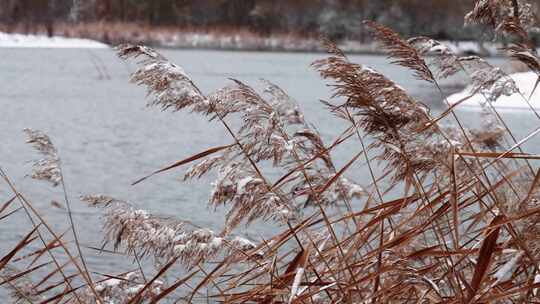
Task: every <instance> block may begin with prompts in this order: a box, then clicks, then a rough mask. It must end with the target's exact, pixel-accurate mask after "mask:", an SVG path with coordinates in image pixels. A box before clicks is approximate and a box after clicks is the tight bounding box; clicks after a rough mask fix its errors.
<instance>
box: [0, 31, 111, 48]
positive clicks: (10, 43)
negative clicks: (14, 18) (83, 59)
mask: <svg viewBox="0 0 540 304" xmlns="http://www.w3.org/2000/svg"><path fill="white" fill-rule="evenodd" d="M0 47H4V48H91V49H103V48H108V47H109V46H108V45H106V44H104V43H101V42H98V41H94V40H90V39H81V38H65V37H59V36H53V37H47V36H45V35H23V34H8V33H3V32H0Z"/></svg>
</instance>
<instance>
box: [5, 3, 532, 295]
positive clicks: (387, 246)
mask: <svg viewBox="0 0 540 304" xmlns="http://www.w3.org/2000/svg"><path fill="white" fill-rule="evenodd" d="M527 8H528V6H527V5H526V3H525V2H524V1H487V0H480V1H476V6H475V8H474V10H473V12H471V13H470V14H469V15H468V16H467V21H468V22H476V23H485V24H487V25H488V26H491V28H492V29H493V30H494V31H496V32H497V33H498V34H501V35H505V36H507V37H508V38H510V39H513V40H514V41H516V44H515V45H512V46H510V47H508V51H509V56H511V57H512V58H514V59H517V60H520V61H522V62H523V63H524V64H525V65H526V66H527V67H529V68H530V69H532V70H533V71H535V72H536V73H538V74H539V75H540V64H539V57H538V54H536V52H535V50H534V49H533V48H532V47H531V43H530V41H528V36H527V32H528V30H529V26H530V25H531V21H530V20H529V18H530V16H528V15H527V12H528V11H527ZM368 26H369V27H370V28H371V29H372V30H373V31H374V37H375V38H376V39H377V40H378V41H380V43H381V47H382V48H384V49H386V50H388V55H389V56H390V57H391V58H392V61H393V62H394V63H396V64H399V65H402V66H405V67H407V68H409V69H410V70H411V72H412V73H414V75H416V76H417V77H418V78H419V79H422V80H425V81H426V82H427V83H428V84H430V85H433V86H435V87H436V88H437V89H438V90H440V93H441V98H442V99H443V100H444V92H442V90H441V89H440V87H439V85H438V82H439V81H440V79H443V78H446V77H448V76H450V75H453V74H456V73H463V74H464V75H467V76H468V77H470V80H471V83H472V84H473V85H474V88H475V89H474V91H475V92H477V93H479V94H484V95H485V96H486V98H487V99H488V100H489V101H490V102H488V103H487V104H486V105H485V106H484V114H483V115H484V116H483V118H484V126H483V127H482V128H481V129H468V128H466V127H465V126H464V125H463V123H462V122H461V121H460V120H459V119H458V118H457V116H456V115H455V114H454V112H453V111H454V109H455V107H458V106H459V103H458V104H457V105H452V106H450V105H449V107H448V109H447V110H446V111H444V112H443V113H442V114H441V115H440V116H438V117H433V116H432V115H431V114H430V111H429V108H427V107H426V106H425V105H424V104H422V103H421V102H419V101H417V100H415V99H414V98H412V97H411V96H409V95H408V93H407V92H406V91H405V90H403V89H402V88H400V87H399V86H397V85H396V84H395V83H394V82H392V81H391V80H390V79H388V78H387V77H385V76H384V75H382V74H380V73H379V72H377V71H375V70H373V69H371V68H368V67H367V66H364V65H360V64H356V63H353V62H351V61H349V59H348V58H347V56H346V55H345V54H344V53H343V52H342V51H340V50H339V49H338V48H337V47H336V46H335V45H334V44H332V43H331V42H326V43H325V45H326V47H327V49H328V51H329V53H330V54H329V56H328V57H327V58H324V59H321V60H318V61H316V62H315V63H314V64H313V66H314V67H315V68H316V69H317V70H318V71H319V72H320V74H321V77H323V78H325V79H326V80H327V81H328V82H329V84H330V85H331V86H332V88H333V92H334V100H333V102H324V104H325V106H326V107H327V108H328V109H329V113H330V114H331V115H336V116H337V117H339V118H341V119H342V120H343V121H345V122H346V123H347V125H348V126H347V128H346V129H345V130H344V131H343V132H342V134H341V135H340V136H339V137H338V138H336V139H335V140H334V141H332V142H330V143H326V142H324V141H323V140H322V138H321V136H320V135H319V133H318V132H317V131H316V129H315V128H314V127H312V125H311V124H310V123H308V122H307V121H306V120H305V118H304V116H303V115H302V112H301V110H300V108H299V106H298V105H297V104H296V102H295V101H294V100H293V99H292V98H291V97H289V96H288V95H287V94H286V93H285V92H283V91H282V90H281V89H280V88H278V87H277V86H275V85H274V84H272V83H268V82H266V83H265V85H266V87H267V89H266V90H264V92H257V91H256V90H254V89H253V88H251V87H250V86H248V85H246V84H244V83H242V82H240V81H238V80H232V82H231V84H230V85H229V86H227V87H225V88H222V89H219V90H217V91H215V92H213V93H209V94H206V93H204V92H202V91H201V90H200V89H199V88H198V87H197V85H196V84H195V83H194V82H193V81H192V80H191V78H190V77H189V75H187V74H186V73H185V72H184V71H183V70H182V69H181V68H180V67H178V66H176V65H175V64H173V63H170V62H169V61H168V60H167V59H166V58H164V57H163V56H162V55H160V54H159V53H157V52H156V51H154V50H152V49H150V48H148V47H143V46H132V45H126V46H122V47H120V48H119V49H118V53H119V56H120V57H121V58H123V59H126V60H134V61H135V62H136V63H137V64H138V66H139V69H138V70H137V71H136V72H135V73H134V74H133V76H132V81H133V82H134V83H136V84H138V85H142V86H145V87H147V89H148V93H149V98H150V102H149V104H150V105H152V106H157V107H160V108H161V109H163V110H164V111H183V110H189V111H192V112H196V113H198V114H200V115H203V116H205V117H207V118H208V119H210V120H217V121H219V122H220V123H221V125H222V126H223V128H225V129H226V131H227V132H228V134H229V135H230V144H229V145H225V146H220V147H213V148H210V149H208V150H206V151H203V152H201V153H198V154H196V155H193V156H190V157H187V158H185V159H183V160H180V161H178V162H176V163H174V164H170V165H166V166H164V167H163V168H162V169H159V170H156V171H155V172H154V173H152V174H151V175H148V176H146V177H144V178H141V179H139V180H138V181H137V182H135V183H140V182H144V180H145V179H147V178H151V177H152V176H153V175H155V174H159V173H161V172H164V171H168V170H176V169H179V168H180V167H182V166H185V165H188V164H192V167H191V168H188V169H187V171H186V173H185V179H193V178H198V177H201V176H203V175H208V174H215V175H217V178H216V180H215V182H214V183H213V184H212V189H211V193H210V199H209V202H208V203H209V205H210V206H213V207H215V206H225V207H226V208H227V210H228V212H227V216H226V218H225V221H224V223H223V228H222V231H219V232H215V231H211V230H209V229H206V228H204V227H199V226H197V225H196V224H194V223H190V222H188V221H186V220H189V219H182V220H181V219H173V218H162V217H158V216H155V215H152V214H149V213H148V212H146V211H144V210H138V209H136V208H134V207H133V206H132V205H130V204H129V203H127V202H124V201H121V200H118V199H115V198H112V197H107V196H103V195H89V196H85V197H83V198H82V201H85V202H87V203H88V204H89V205H91V206H95V207H98V208H102V209H103V210H104V243H105V244H104V247H103V248H107V247H106V246H105V245H107V244H112V248H113V249H112V250H114V251H115V252H117V253H121V254H125V255H127V256H131V257H133V258H134V259H135V260H136V262H137V265H138V266H137V267H138V268H137V270H135V271H133V272H129V273H109V274H97V273H91V272H89V271H88V270H87V268H86V266H85V265H84V259H83V257H82V256H81V251H80V248H78V243H77V238H76V230H75V229H74V228H75V227H74V224H73V223H72V227H71V228H72V229H71V233H64V234H59V233H56V232H54V231H53V230H52V228H51V227H50V225H48V224H47V222H46V221H45V220H44V219H43V218H42V217H41V215H40V214H39V211H38V210H36V209H35V208H34V207H33V205H32V203H31V202H29V201H28V200H26V199H25V197H24V195H23V194H21V193H19V192H18V191H17V189H16V188H15V186H14V185H13V184H12V183H11V180H10V179H9V177H8V176H7V175H5V173H4V172H3V171H0V173H1V175H2V178H3V179H4V181H5V182H6V185H7V186H8V187H9V188H10V189H11V191H12V192H13V198H12V199H10V200H9V201H7V202H5V203H4V204H3V205H1V206H2V207H1V208H0V219H2V218H5V217H8V216H14V214H15V213H14V211H13V210H15V211H17V210H22V211H24V212H25V214H26V215H27V216H28V217H29V218H30V219H31V220H32V223H33V227H28V229H27V230H28V233H27V235H26V236H25V237H24V238H22V239H21V240H20V243H19V244H18V245H17V246H16V247H14V248H13V250H12V251H11V252H9V253H6V254H5V255H4V256H3V257H2V259H1V260H0V269H1V270H2V271H3V272H2V278H3V281H2V283H0V284H2V285H3V286H6V287H9V288H10V289H11V290H12V291H13V293H12V295H13V297H14V300H15V299H16V300H18V301H21V302H30V303H146V302H148V303H155V302H158V301H162V300H166V299H167V300H171V301H172V300H176V301H184V302H193V301H199V300H200V299H201V298H204V300H200V301H220V302H226V303H245V302H257V303H259V302H260V303H329V302H332V303H368V302H370V303H442V302H444V303H463V302H465V303H533V302H535V301H537V299H538V296H539V295H538V288H539V287H540V274H539V273H538V271H539V268H538V267H539V263H538V259H540V204H539V193H538V188H539V182H540V170H539V169H538V168H537V166H534V165H533V163H531V161H532V160H537V159H539V158H540V156H539V155H533V154H529V153H527V151H524V149H523V148H522V146H523V144H524V143H525V142H527V141H528V140H530V139H531V138H532V137H534V136H536V135H537V133H539V132H540V131H539V130H540V129H536V131H534V132H533V133H531V134H530V135H529V136H527V137H525V138H516V137H515V136H514V134H513V133H512V132H511V130H510V129H508V127H507V125H506V124H505V122H504V121H503V120H502V119H501V116H500V115H499V114H498V113H497V111H496V110H495V108H494V107H493V106H492V105H491V102H494V101H495V100H496V99H497V98H498V97H499V96H501V95H510V94H512V93H514V92H516V90H517V88H516V87H515V84H514V83H513V82H512V81H511V79H510V78H509V77H508V75H506V74H505V73H503V72H502V71H501V70H500V69H498V68H495V67H493V66H491V65H490V64H489V63H487V62H486V61H484V60H483V59H481V58H479V57H459V56H457V55H455V54H452V53H451V52H450V51H449V50H448V49H447V48H445V47H443V46H442V45H441V44H440V43H438V42H437V41H434V40H432V39H429V38H426V37H416V38H413V39H409V40H405V39H403V38H401V37H399V35H397V34H396V33H394V32H393V31H392V30H391V29H389V28H386V27H384V26H382V25H378V24H376V23H373V22H369V23H368ZM522 97H523V98H524V99H526V98H527V96H522ZM531 111H534V109H533V108H532V107H531ZM537 117H538V119H539V120H540V116H539V115H538V114H537ZM231 121H234V122H235V123H234V124H230V122H231ZM442 121H451V123H450V124H446V125H445V124H442ZM534 123H537V122H535V121H531V124H534ZM231 125H235V126H238V128H233V127H232V126H231ZM28 133H29V135H30V138H31V142H32V143H34V145H35V146H36V148H37V149H38V150H39V151H40V152H41V153H42V154H43V155H44V157H45V159H46V160H48V162H46V163H43V162H38V163H37V166H36V167H35V169H36V172H35V174H34V176H35V177H37V178H39V179H46V180H50V181H51V182H53V184H55V185H56V184H61V182H62V177H61V176H62V175H61V167H60V165H59V162H60V160H59V157H58V154H61V151H60V153H58V152H57V151H56V149H54V146H52V143H51V141H50V140H49V139H48V137H46V135H44V134H41V133H39V132H33V131H28ZM344 142H354V143H356V145H355V147H357V150H353V151H351V152H352V153H351V155H350V159H348V160H347V161H346V162H344V163H345V165H344V166H342V167H338V166H336V165H335V163H334V160H333V149H334V148H335V147H337V146H339V145H340V144H342V143H344ZM368 142H369V143H370V144H369V145H368V144H367V143H368ZM368 152H369V153H368ZM359 162H362V163H364V164H366V167H365V168H366V169H367V170H366V174H367V175H369V176H370V177H371V183H369V185H365V186H364V187H361V186H360V185H357V184H356V183H354V182H353V181H351V180H350V179H349V178H347V177H346V175H347V171H348V170H350V168H351V167H352V165H353V164H354V163H359ZM377 164H382V165H383V168H384V170H383V172H382V173H379V174H376V172H375V170H374V167H375V166H376V165H377ZM44 165H45V166H44ZM53 165H54V166H53ZM51 166H53V167H51ZM269 166H271V167H274V168H277V169H279V170H280V172H283V175H282V176H281V177H280V178H278V179H276V180H271V179H269V178H268V177H267V176H266V175H265V174H264V172H265V169H266V168H268V167H269ZM395 193H399V195H397V196H396V195H395ZM392 196H393V197H392ZM390 197H392V198H391V199H389V198H390ZM68 203H69V202H67V200H66V204H67V205H68V207H69V204H68ZM353 206H354V207H353ZM358 206H361V208H359V207H358ZM22 211H21V212H22ZM19 213H20V212H19ZM68 214H71V213H70V212H69V210H68ZM261 219H262V220H266V221H269V222H272V223H274V224H275V225H276V226H278V227H280V228H281V229H282V232H280V233H278V234H276V235H275V236H274V237H272V238H270V239H268V240H259V241H258V242H257V243H255V242H253V241H250V240H247V239H244V238H241V237H239V236H238V235H236V231H237V228H238V226H239V225H242V224H245V225H251V224H252V223H253V222H255V221H256V220H261ZM70 235H71V237H73V239H74V240H75V242H74V243H73V242H71V241H70V240H71V239H70ZM34 242H36V243H37V242H40V245H39V246H38V247H39V248H41V249H38V250H34V251H30V249H29V248H30V246H29V244H32V243H34ZM34 248H35V247H34ZM75 248H77V249H75ZM103 250H105V249H103ZM29 251H30V252H29ZM105 251H106V250H105ZM66 257H67V258H66ZM59 258H61V261H62V262H60V261H59ZM21 262H24V265H25V267H24V268H23V269H19V270H17V269H16V268H15V267H16V266H17V265H21ZM152 262H155V265H158V266H157V269H156V272H155V273H154V274H153V276H151V277H149V276H147V274H145V273H144V271H143V268H141V267H140V265H141V264H145V263H152ZM176 265H182V266H183V267H184V268H185V274H184V275H183V276H181V277H177V278H176V279H173V280H172V281H168V280H166V279H167V278H170V273H171V272H172V269H173V268H174V267H175V266H176ZM43 269H48V270H47V271H46V272H45V274H43V273H44V272H43ZM205 291H206V293H204V292H205Z"/></svg>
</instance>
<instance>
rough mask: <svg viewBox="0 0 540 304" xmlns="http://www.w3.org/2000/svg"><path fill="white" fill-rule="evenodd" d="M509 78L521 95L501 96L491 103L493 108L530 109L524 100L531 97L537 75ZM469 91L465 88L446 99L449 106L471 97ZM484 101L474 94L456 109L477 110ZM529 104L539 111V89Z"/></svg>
mask: <svg viewBox="0 0 540 304" xmlns="http://www.w3.org/2000/svg"><path fill="white" fill-rule="evenodd" d="M510 77H511V78H512V79H513V80H514V82H515V83H516V86H517V88H518V89H519V91H520V93H521V94H520V93H514V94H512V95H510V96H504V95H502V96H501V97H499V98H498V99H497V101H495V102H494V103H493V106H494V107H495V108H497V109H507V110H530V107H529V105H528V104H527V102H526V100H525V99H527V98H529V96H531V93H532V91H533V89H534V86H535V84H536V81H537V80H538V75H537V74H536V73H533V72H525V73H516V74H512V75H510ZM471 90H472V89H471V88H470V87H467V88H465V89H464V90H463V91H461V92H459V93H456V94H453V95H450V96H449V97H448V102H449V103H450V104H454V103H456V102H458V101H460V100H462V99H464V98H466V97H467V96H469V95H471ZM486 101H487V100H486V98H485V97H484V96H483V95H481V94H476V95H473V96H472V97H471V98H469V99H467V100H465V101H463V102H462V103H461V104H460V105H458V108H461V109H469V110H474V109H479V108H480V107H481V104H484V103H486ZM530 104H531V105H532V106H533V108H535V109H539V110H540V87H539V88H537V89H536V90H535V92H534V94H533V96H532V97H531V100H530Z"/></svg>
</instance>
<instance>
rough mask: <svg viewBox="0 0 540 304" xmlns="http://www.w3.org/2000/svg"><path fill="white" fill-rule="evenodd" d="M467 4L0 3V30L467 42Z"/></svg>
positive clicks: (339, 0)
mask: <svg viewBox="0 0 540 304" xmlns="http://www.w3.org/2000/svg"><path fill="white" fill-rule="evenodd" d="M533 2H534V1H533ZM472 5H473V3H472V1H471V0H429V1H428V0H371V1H370V0H295V1H290V0H2V5H1V6H0V23H2V24H3V25H4V26H5V27H6V28H8V30H9V28H10V26H15V25H17V26H19V28H20V26H21V25H22V26H23V28H24V29H25V31H27V32H32V31H33V30H34V29H35V28H36V27H38V26H39V27H40V28H43V27H44V26H45V27H46V28H47V32H48V33H49V34H52V33H53V32H54V24H55V23H68V22H130V23H133V22H135V23H138V24H141V25H151V26H173V27H179V28H198V29H219V28H227V29H247V30H250V31H254V32H258V33H260V34H272V33H278V32H279V33H287V32H294V33H299V34H304V35H317V34H318V33H321V32H322V33H324V34H326V35H328V36H330V37H331V38H333V39H336V40H339V39H342V38H350V39H359V40H364V39H366V33H365V30H364V29H363V27H362V26H361V23H360V22H361V20H363V19H371V20H376V21H379V22H381V23H384V24H386V25H388V26H390V27H392V28H394V29H395V30H397V31H398V32H400V33H401V34H404V35H406V36H411V35H418V34H422V35H428V36H431V37H434V38H437V39H471V38H473V37H477V36H478V35H477V34H479V31H482V29H478V28H466V29H463V27H462V24H463V15H464V13H465V12H467V11H468V10H470V9H471V7H472ZM539 6H540V5H539V4H538V3H537V4H536V10H537V11H538V10H539Z"/></svg>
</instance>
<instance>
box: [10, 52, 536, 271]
mask: <svg viewBox="0 0 540 304" xmlns="http://www.w3.org/2000/svg"><path fill="white" fill-rule="evenodd" d="M163 53H164V54H165V55H166V56H167V57H168V58H169V59H171V60H172V61H174V62H176V63H178V64H179V65H181V66H183V67H184V68H185V70H186V72H187V73H188V74H190V75H191V76H192V77H193V79H194V81H195V82H196V83H197V84H198V85H199V86H200V87H201V88H202V89H203V90H204V91H206V92H210V91H212V90H214V89H217V88H219V87H221V86H223V85H225V84H227V83H228V81H229V80H228V78H237V79H239V80H242V81H244V82H247V83H249V84H254V85H255V86H256V87H258V88H260V87H261V86H260V85H258V80H259V79H260V78H265V79H268V80H271V81H272V82H275V83H276V84H278V85H279V86H281V87H282V88H283V89H284V90H285V91H286V92H288V93H289V94H290V95H291V96H292V97H294V98H295V99H296V100H297V101H298V102H299V104H300V106H301V108H302V109H303V110H304V111H305V116H306V118H307V120H309V121H310V122H312V123H313V124H314V125H315V126H316V127H317V129H318V130H319V131H320V132H321V133H322V135H323V137H324V139H326V140H327V141H330V140H332V139H333V138H334V137H335V136H337V135H338V134H339V133H340V132H341V131H343V130H344V129H345V128H346V127H347V124H346V123H345V122H342V121H339V120H338V119H336V118H332V117H331V115H330V114H329V113H328V111H327V110H326V109H325V108H324V107H323V106H322V105H321V104H320V103H319V100H320V99H329V98H330V89H329V88H328V87H327V86H326V85H325V82H324V81H322V80H321V79H320V78H319V77H318V74H317V73H316V72H315V71H314V70H313V69H312V68H311V67H310V63H311V62H312V61H313V60H315V59H317V58H321V57H322V56H323V54H301V53H295V54H288V53H244V52H220V51H197V50H189V51H180V50H164V51H163ZM351 60H352V61H355V62H358V63H365V64H369V65H371V66H373V67H375V68H376V69H378V70H379V71H381V72H383V73H384V74H386V75H388V76H389V77H391V78H392V79H393V80H395V81H396V82H397V83H398V84H400V85H401V86H403V87H404V88H406V89H407V90H409V92H410V93H411V94H412V95H413V96H415V97H417V98H418V99H420V100H422V101H424V102H425V103H426V104H428V105H430V106H431V107H432V108H433V112H434V113H437V112H440V111H441V109H442V102H441V101H440V100H441V98H440V93H439V92H438V91H436V90H434V89H433V87H432V86H430V85H429V84H427V83H423V82H420V81H417V80H414V79H413V78H412V77H410V76H409V74H410V73H409V72H408V71H406V70H405V69H403V68H400V67H396V66H392V65H389V64H387V62H388V61H387V60H386V59H385V58H384V57H376V56H351ZM134 68H135V67H134V65H130V64H125V63H123V62H122V61H120V60H119V59H118V58H117V57H116V56H115V54H114V52H113V51H112V50H92V51H89V50H82V49H65V50H62V49H0V84H1V85H0V113H1V117H0V165H1V166H2V168H3V169H4V170H5V171H6V172H7V173H8V174H9V175H10V177H11V178H12V179H13V182H14V184H15V185H16V187H17V188H18V190H19V191H20V192H22V193H24V194H25V195H26V197H27V198H28V199H29V200H30V201H31V202H32V203H33V204H34V206H35V207H36V208H37V209H38V210H40V212H41V213H42V214H43V216H44V217H45V219H47V220H48V221H49V222H50V223H52V224H53V226H54V227H55V228H56V229H58V231H63V230H65V229H66V228H67V227H68V225H67V217H66V213H65V211H64V210H61V209H58V208H55V207H52V206H51V201H52V200H55V201H59V202H62V195H63V194H62V192H61V189H60V188H59V187H57V188H52V187H51V186H50V185H49V184H46V183H43V182H36V181H33V180H32V179H30V178H29V177H26V176H27V174H29V172H30V171H31V164H30V162H29V161H30V160H32V159H35V158H36V157H37V155H36V154H35V153H34V151H33V150H32V149H31V148H30V147H29V146H28V145H26V144H25V143H24V142H25V137H24V134H23V133H22V129H23V128H26V127H30V128H35V129H40V130H43V131H45V132H47V133H48V134H49V135H50V137H51V138H52V139H53V141H54V143H55V144H56V146H57V148H58V150H59V153H60V156H61V158H62V162H63V168H64V175H65V180H66V186H67V190H68V194H69V198H70V200H71V202H72V205H73V209H74V210H75V211H74V217H75V222H76V224H77V228H78V230H79V231H80V236H81V242H82V243H83V244H84V245H87V246H98V247H99V245H100V244H101V238H102V237H101V234H100V219H99V210H95V209H92V208H89V207H86V206H85V205H84V204H82V203H81V202H80V201H79V199H78V198H79V196H80V195H82V194H94V193H104V194H108V195H112V196H115V197H118V198H121V199H124V200H128V201H130V202H133V203H135V204H137V205H139V206H141V208H145V209H148V210H150V211H152V212H155V213H159V214H163V215H170V216H176V217H179V218H182V219H188V220H191V221H193V222H195V223H196V224H198V225H201V226H209V227H212V228H214V229H219V227H220V225H221V223H222V222H223V210H217V213H213V212H212V211H213V210H209V208H208V207H207V198H208V193H209V190H210V185H209V182H210V180H207V179H203V180H200V181H195V182H190V183H187V184H186V183H182V182H180V180H179V177H180V176H181V172H182V171H181V170H180V171H173V172H170V173H165V174H162V175H159V176H156V177H154V178H152V179H149V180H147V181H145V182H144V183H142V184H139V185H137V186H130V183H131V182H132V181H134V180H136V179H137V178H138V177H141V176H142V175H144V174H146V173H149V172H151V171H152V170H155V169H157V168H159V167H161V166H163V165H166V164H169V163H172V162H174V161H176V160H179V159H182V158H184V157H187V156H190V155H192V154H195V153H197V152H200V151H202V150H205V149H207V148H209V147H212V146H215V145H219V144H226V143H230V142H231V139H230V138H229V137H228V136H227V134H226V133H225V131H224V129H223V127H222V126H221V125H219V124H217V123H214V122H212V123H209V122H208V121H207V120H206V119H205V118H203V117H200V116H198V115H196V114H190V113H187V112H181V113H162V112H160V111H159V110H157V109H152V108H147V107H145V104H146V102H145V91H144V89H142V88H138V87H136V86H135V85H133V84H129V83H128V77H129V74H130V72H132V71H133V70H134ZM447 84H451V83H447ZM443 90H445V91H448V92H451V91H452V90H455V88H453V87H452V86H449V85H448V86H443ZM458 115H460V116H461V117H462V118H463V119H464V121H465V122H466V123H468V124H474V125H477V124H478V123H479V121H480V119H481V118H480V115H479V113H478V112H461V111H460V112H458ZM503 116H504V118H505V119H506V121H507V122H508V124H509V125H510V126H511V127H512V128H514V130H516V136H517V137H518V139H520V138H522V137H523V136H525V135H526V134H528V132H530V131H531V130H534V129H535V128H537V127H538V126H539V125H540V123H539V120H538V119H537V118H535V117H534V116H533V115H532V114H530V113H527V112H509V113H503ZM527 147H528V148H530V149H532V150H533V151H540V148H538V140H535V139H533V140H532V141H531V142H530V143H529V144H528V146H527ZM357 149H359V144H358V143H351V144H348V145H346V146H345V147H343V148H341V149H338V150H337V151H336V155H334V158H335V159H336V160H337V162H338V164H341V165H342V164H344V163H345V162H347V161H348V160H349V158H350V157H351V155H353V153H354V152H355V151H354V150H357ZM350 175H352V176H353V177H354V178H355V179H356V180H357V181H359V182H361V183H367V182H368V181H369V179H368V175H367V171H366V170H365V168H364V167H362V166H361V165H359V166H357V167H355V168H352V169H351V172H350ZM11 195H12V194H11V192H10V190H9V189H8V187H7V185H6V184H5V183H3V182H2V183H0V203H1V202H3V201H5V200H7V199H8V198H9V197H10V196H11ZM28 227H29V226H28V223H26V222H25V221H24V217H23V216H18V217H13V218H8V219H4V220H3V222H0V256H3V255H4V254H5V253H6V252H7V250H8V248H10V246H12V245H13V244H14V242H15V241H16V240H17V239H19V238H20V237H21V236H22V235H23V234H25V233H26V232H28ZM266 232H267V228H266V226H265V225H259V226H257V227H256V228H253V229H250V230H249V231H247V232H246V233H247V234H248V236H250V237H253V238H257V237H258V236H259V235H264V234H265V233H266ZM88 262H89V264H90V267H91V268H92V269H93V270H100V271H109V272H113V271H116V270H118V271H120V270H121V269H120V268H117V266H125V267H127V269H129V267H133V266H130V265H132V264H131V261H126V260H122V259H120V258H118V257H114V256H107V259H98V258H97V255H95V254H90V255H89V256H88ZM125 267H124V268H122V270H125V269H126V268H125Z"/></svg>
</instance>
